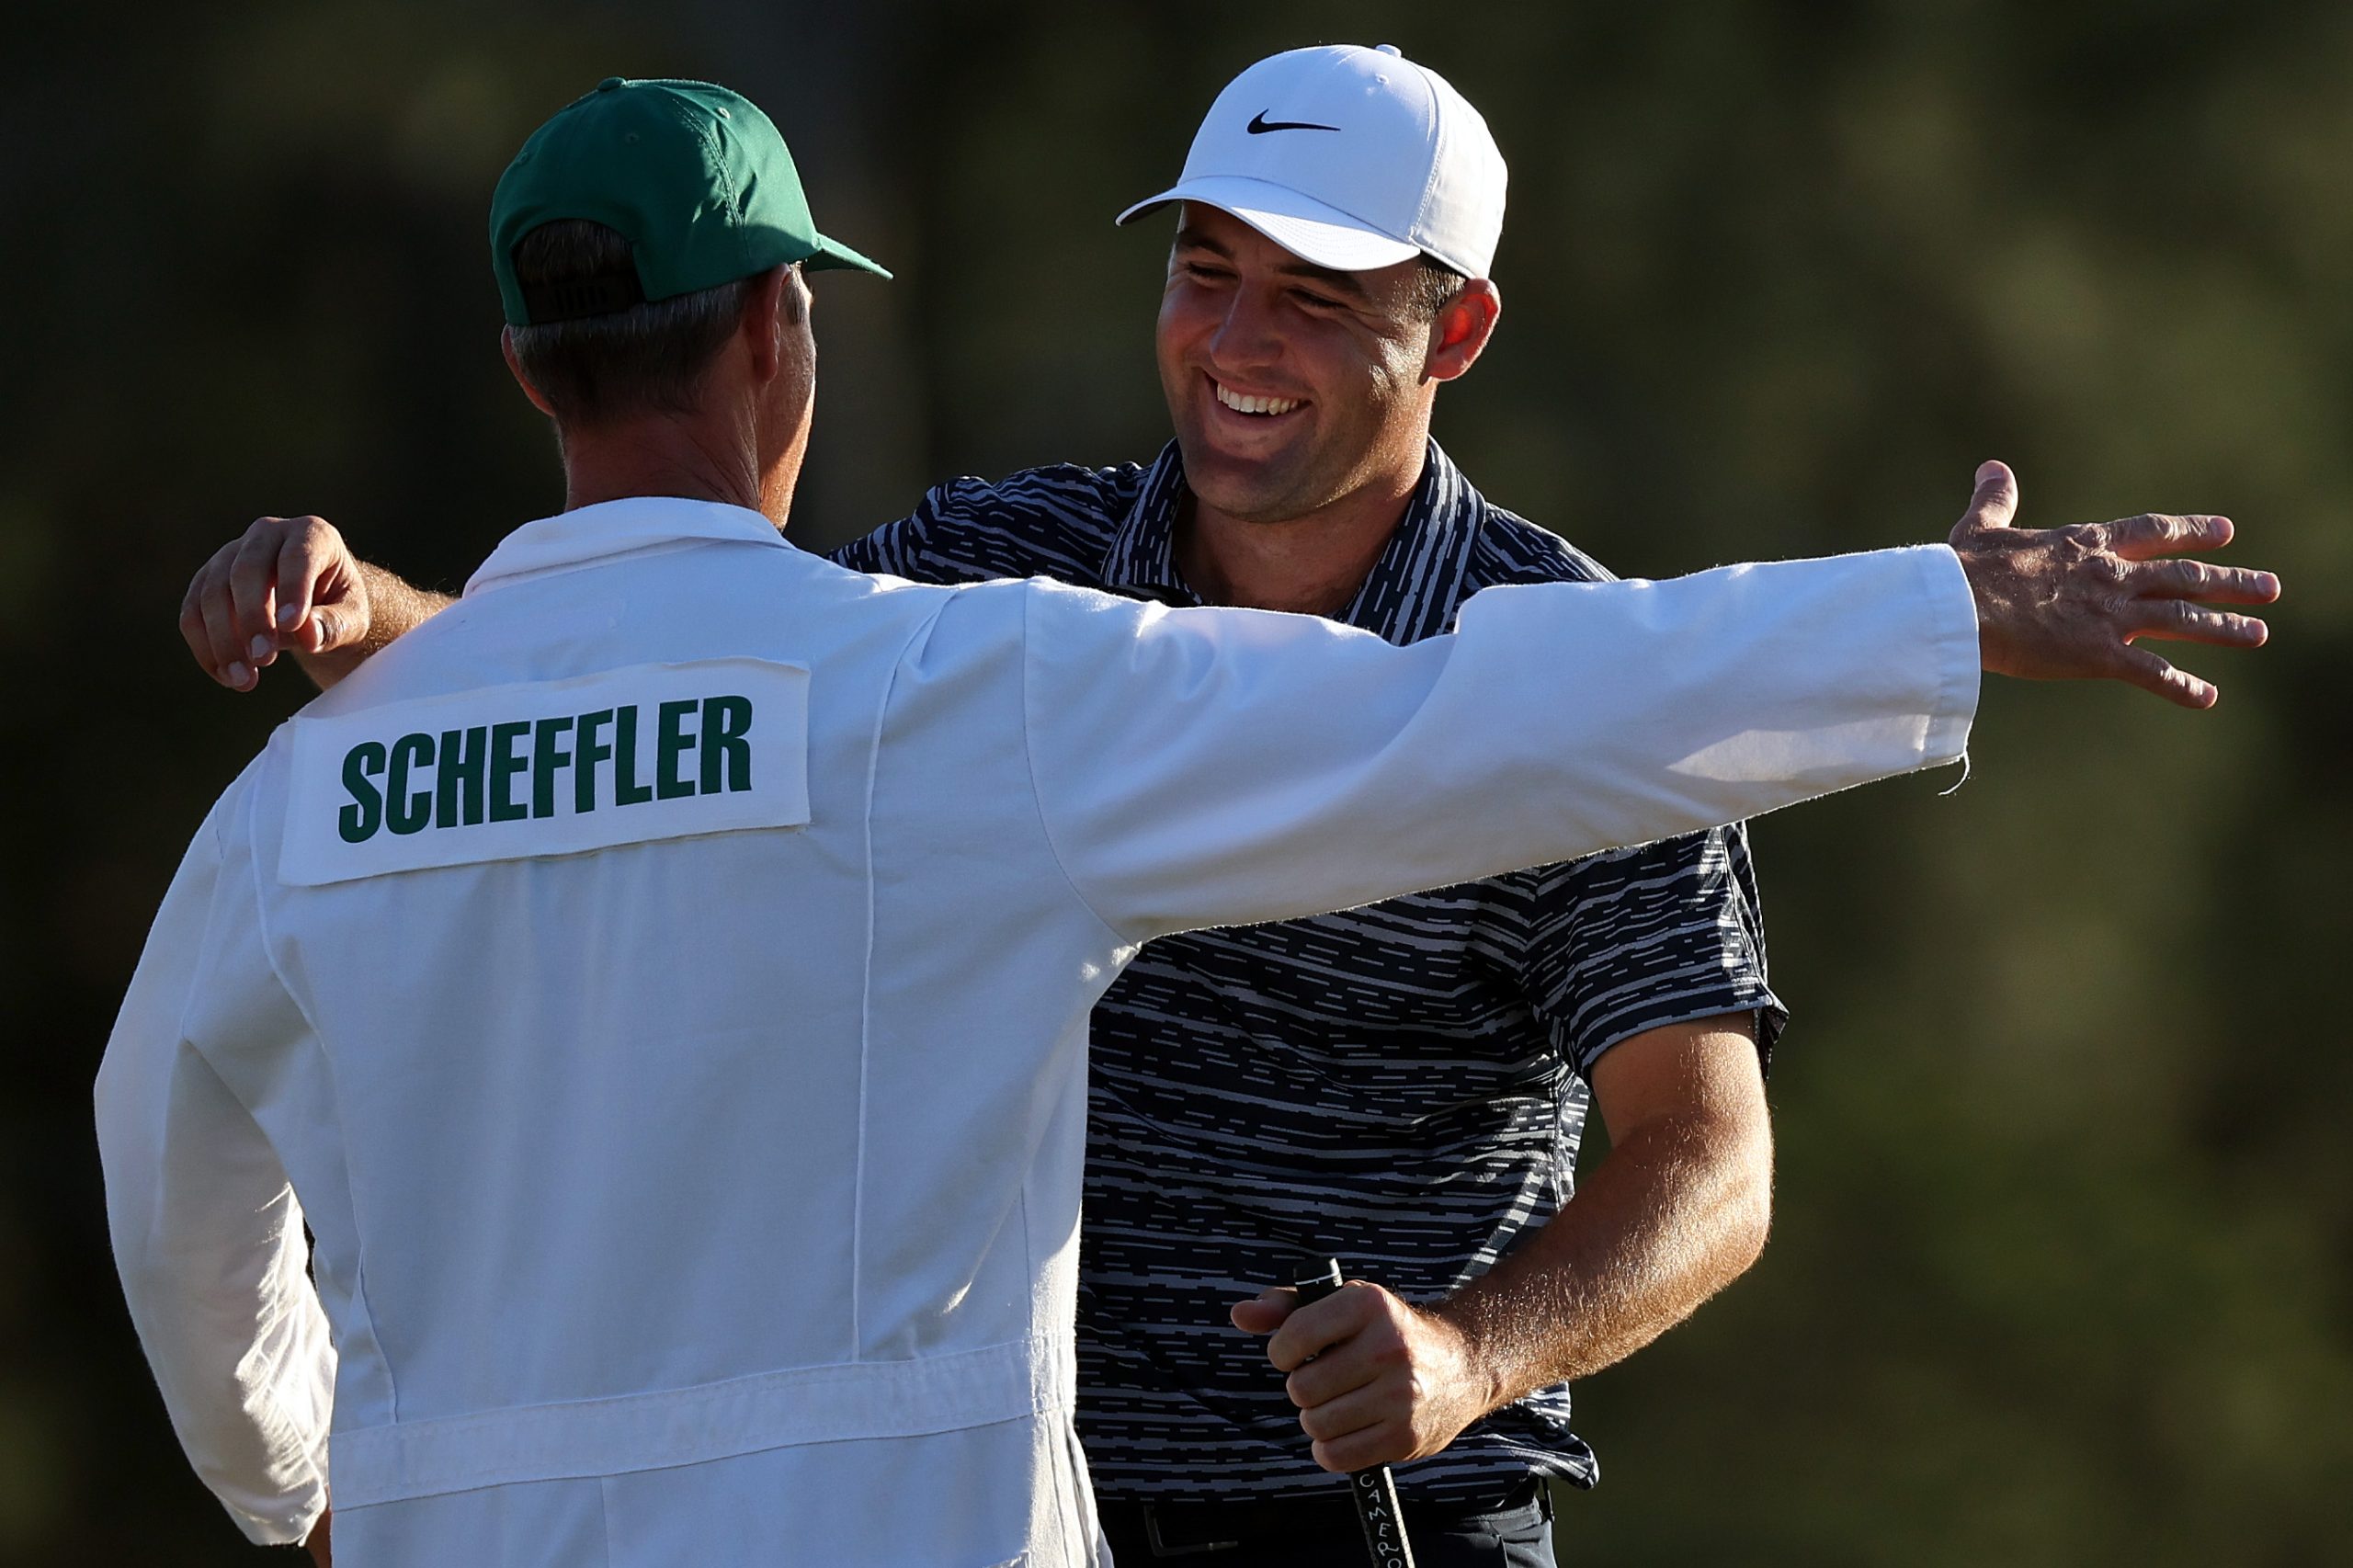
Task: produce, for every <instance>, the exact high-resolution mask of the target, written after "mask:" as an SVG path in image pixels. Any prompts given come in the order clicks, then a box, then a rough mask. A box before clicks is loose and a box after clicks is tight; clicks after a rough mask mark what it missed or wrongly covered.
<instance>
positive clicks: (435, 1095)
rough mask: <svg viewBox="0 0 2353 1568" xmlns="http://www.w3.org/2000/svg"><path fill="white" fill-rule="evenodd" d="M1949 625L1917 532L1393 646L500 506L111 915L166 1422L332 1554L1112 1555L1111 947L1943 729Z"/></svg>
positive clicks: (1485, 859) (1512, 605) (139, 1304)
mask: <svg viewBox="0 0 2353 1568" xmlns="http://www.w3.org/2000/svg"><path fill="white" fill-rule="evenodd" d="M1977 663H1978V655H1977V635H1976V626H1975V621H1974V618H1973V614H1972V607H1971V600H1970V597H1969V593H1968V590H1967V587H1966V585H1965V583H1964V582H1963V579H1962V576H1961V571H1960V568H1959V564H1958V562H1956V560H1955V559H1954V557H1953V556H1952V554H1951V553H1950V552H1949V551H1945V550H1943V549H1941V548H1926V549H1920V550H1913V551H1888V552H1881V553H1878V554H1873V555H1865V556H1853V557H1846V558H1842V559H1839V560H1835V561H1829V562H1799V563H1788V564H1783V565H1778V566H1762V567H1741V568H1733V569H1728V570H1725V571H1722V572H1716V573H1711V574H1703V575H1701V576H1699V577H1694V578H1686V579H1680V580H1677V581H1674V582H1669V583H1662V584H1656V585H1650V584H1642V583H1613V584H1606V585H1573V584H1560V585H1542V586H1528V587H1506V588H1496V589H1491V590H1489V591H1488V592H1486V593H1484V594H1482V595H1480V596H1479V597H1477V598H1476V599H1475V600H1474V601H1473V602H1472V604H1471V605H1470V606H1469V608H1467V609H1466V610H1465V611H1464V613H1463V615H1462V618H1461V628H1460V630H1459V631H1458V632H1457V633H1456V634H1455V635H1452V636H1449V637H1441V638H1437V639H1433V640H1431V641H1428V642H1421V643H1417V644H1415V645H1414V646H1412V647H1407V648H1398V647H1392V646H1391V645H1390V644H1388V643H1386V642H1382V641H1381V640H1380V639H1378V638H1376V637H1372V636H1370V635H1368V634H1366V633H1363V632H1359V631H1352V630H1349V629H1347V628H1345V627H1341V626H1336V625H1333V624H1331V623H1329V622H1324V621H1320V620H1315V619H1306V618H1302V617H1292V616H1280V615H1271V614H1264V613H1259V612H1255V611H1237V610H1189V609H1188V610H1176V611H1170V610H1166V609H1163V608H1158V607H1152V606H1144V605H1139V604H1135V603H1131V602H1129V601H1126V600H1121V599H1116V598H1110V597H1104V596H1101V595H1096V594H1090V593H1086V592H1082V591H1078V590H1074V589H1068V588H1063V587H1059V586H1055V585H1050V584H1044V583H1026V584H1025V583H998V584H987V585H979V586H972V587H965V588H952V589H951V588H936V587H922V586H915V585H909V584H904V583H900V582H896V581H894V580H890V579H875V578H870V577H865V576H860V575H858V574H852V573H849V572H846V571H843V570H840V569H838V568H836V567H834V566H831V565H829V564H827V563H826V562H823V561H821V560H819V559H817V558H815V557H813V556H811V555H808V554H805V553H803V552H802V551H798V550H796V549H794V548H792V547H791V546H790V545H789V544H787V543H786V542H785V541H784V540H783V539H782V537H781V536H780V535H779V534H778V532H777V531H776V529H775V528H772V527H770V526H769V525H768V523H767V521H766V520H765V519H764V518H762V517H759V516H757V515H756V514H755V513H752V512H748V511H743V510H738V509H735V508H732V507H727V506H715V505H706V504H700V503H693V502H687V501H678V500H665V499H642V500H634V501H621V502H614V503H609V504H607V505H603V506H592V507H587V508H584V509H582V510H580V511H576V512H572V513H568V514H565V515H563V516H561V517H551V518H548V519H545V520H543V521H540V522H534V523H531V524H529V525H528V526H526V527H524V528H521V529H519V530H517V532H516V533H515V534H513V535H512V536H510V537H509V538H508V539H507V540H506V542H505V543H504V544H502V545H501V546H500V547H499V549H498V551H497V552H496V553H495V554H494V555H493V556H492V558H491V559H490V561H489V562H488V563H487V564H485V565H484V567H483V570H482V572H481V574H479V575H477V576H476V578H475V579H474V581H473V582H472V584H471V585H469V587H468V590H467V594H466V597H464V599H463V600H462V601H460V604H459V605H457V606H456V607H454V608H451V609H449V610H448V611H446V612H445V613H443V614H441V615H440V616H438V617H436V618H435V619H433V620H432V621H431V622H429V623H428V624H427V625H426V626H425V627H424V628H423V629H421V630H419V631H416V632H415V633H414V634H412V635H410V636H408V637H406V638H404V639H403V640H402V641H401V642H399V643H398V644H397V645H395V646H394V647H393V648H392V649H391V650H390V651H388V652H386V653H383V654H381V656H379V657H377V658H376V659H374V660H373V661H372V662H370V663H369V665H367V666H366V667H365V668H364V669H363V670H361V671H360V672H359V673H358V675H356V676H353V677H351V678H350V679H349V680H347V681H346V682H345V683H344V684H343V685H341V686H340V687H336V688H335V690H334V691H333V692H331V693H329V694H327V695H326V696H324V697H322V698H320V699H318V700H317V701H315V702H313V704H312V705H311V706H310V707H309V708H308V709H306V710H304V712H303V713H302V715H301V717H299V718H297V719H296V720H294V721H293V722H291V723H290V724H289V725H288V726H286V727H285V728H284V729H282V730H281V731H280V732H279V733H278V735H277V736H276V737H275V738H274V739H273V740H272V742H271V743H270V745H269V747H268V748H267V751H265V752H264V754H263V755H262V756H261V757H260V758H259V759H258V760H257V761H256V763H255V764H254V765H253V766H252V767H249V768H248V769H247V770H246V771H245V773H244V775H243V776H242V777H241V778H239V779H238V780H237V781H236V782H235V783H234V784H233V786H232V787H231V788H230V790H228V792H227V793H226V794H225V795H223V796H222V800H221V801H220V803H219V805H218V806H217V807H215V809H214V810H213V812H212V813H211V815H210V818H209V819H208V820H207V821H206V823H205V824H204V826H203V828H202V830H201V831H200V832H199V834H198V835H197V838H196V842H195V844H194V845H193V846H192V847H191V848H190V849H189V851H188V858H187V861H186V863H185V864H184V865H183V866H182V868H181V869H180V872H179V875H178V877H177V879H176V881H174V882H173V884H172V888H171V892H170V893H169V895H168V896H167V897H166V899H165V903H164V906H163V910H162V912H161V914H160V915H158V917H157V919H156V923H155V926H154V930H153V935H152V937H151V938H150V940H149V944H148V948H147V952H146V955H145V958H144V959H143V960H142V963H141V965H140V968H139V971H138V975H137V978H136V979H135V980H134V982H133V983H132V985H131V993H130V996H129V998H128V1000H127V1001H126V1002H125V1004H124V1006H123V1010H122V1015H121V1018H120V1021H119V1024H118V1026H117V1028H116V1031H115V1034H114V1037H113V1040H112V1042H111V1044H110V1046H109V1047H108V1054H107V1059H106V1062H105V1065H104V1067H103V1069H102V1070H101V1072H100V1074H99V1078H98V1085H97V1109H98V1123H99V1132H100V1141H101V1145H102V1149H103V1153H104V1156H105V1161H106V1170H107V1198H108V1216H109V1220H110V1222H111V1225H112V1229H113V1235H114V1244H115V1249H116V1254H117V1256H118V1258H119V1263H120V1267H121V1271H122V1278H123V1282H124V1288H125V1290H126V1292H127V1294H128V1296H129V1299H130V1303H131V1312H132V1315H133V1317H134V1318H135V1320H136V1322H137V1324H138V1327H139V1332H140V1335H141V1337H142V1341H143V1342H144V1344H145V1346H146V1350H147V1353H148V1356H149V1358H151V1360H152V1362H153V1367H154V1369H155V1374H156V1377H157V1379H158V1381H159V1382H160V1383H161V1384H162V1387H163V1392H164V1395H165V1401H166V1403H168V1405H169V1407H170V1410H171V1415H172V1419H173V1421H174V1423H175V1425H176V1427H177V1429H178V1432H179V1435H180V1437H181V1439H182V1441H183V1442H184V1444H185V1445H186V1447H187V1449H188V1453H189V1456H190V1457H191V1459H192V1460H194V1462H195V1464H196V1467H197V1469H198V1471H199V1472H200V1473H201V1475H202V1476H203V1478H204V1479H205V1481H206V1482H207V1483H209V1484H210V1486H211V1487H212V1488H213V1489H214V1491H215V1492H217V1493H218V1494H220V1496H221V1498H222V1501H223V1502H224V1503H225V1504H226V1505H227V1506H228V1507H229V1510H230V1512H231V1513H232V1514H233V1516H234V1517H235V1518H236V1519H237V1521H238V1522H239V1523H240V1524H241V1525H242V1526H243V1527H244V1529H245V1531H246V1532H247V1534H248V1535H250V1536H251V1537H252V1538H253V1539H254V1540H261V1541H287V1540H296V1539H298V1538H299V1537H300V1536H301V1534H302V1533H303V1532H304V1531H305V1530H306V1529H307V1528H309V1527H310V1525H311V1523H312V1521H313V1519H314V1518H315V1517H316V1516H317V1514H318V1512H319V1510H320V1508H321V1507H322V1506H324V1504H325V1503H326V1502H327V1500H328V1497H329V1494H330V1492H331V1493H332V1498H333V1502H334V1506H335V1549H336V1555H337V1557H338V1559H339V1560H340V1562H342V1563H343V1564H345V1568H379V1565H389V1564H401V1565H414V1568H460V1565H463V1568H505V1565H528V1564H549V1565H556V1564H562V1565H563V1568H651V1565H657V1564H662V1565H667V1564H680V1565H683V1564H689V1563H691V1564H698V1565H706V1564H710V1563H715V1562H746V1563H761V1564H772V1563H806V1564H823V1565H825V1568H844V1565H852V1568H890V1565H893V1564H901V1563H904V1564H924V1565H926V1568H981V1565H983V1564H993V1563H1005V1562H1029V1563H1033V1564H1041V1565H1042V1564H1054V1565H1063V1564H1084V1563H1091V1562H1097V1561H1099V1560H1100V1559H1101V1556H1102V1549H1101V1547H1100V1544H1099V1540H1098V1537H1097V1529H1096V1526H1095V1522H1094V1516H1093V1508H1092V1504H1091V1501H1090V1495H1089V1493H1088V1489H1087V1483H1086V1468H1085V1465H1084V1463H1083V1461H1082V1460H1081V1458H1080V1456H1079V1452H1078V1449H1077V1447H1076V1443H1075V1440H1074V1437H1073V1435H1072V1427H1071V1381H1072V1354H1071V1324H1072V1309H1073V1290H1074V1264H1075V1256H1076V1245H1075V1243H1076V1236H1077V1228H1078V1212H1079V1165H1080V1159H1081V1154H1082V1151H1083V1147H1084V1128H1083V1117H1084V1111H1085V1106H1086V1093H1085V1074H1086V1017H1087V1010H1088V1008H1089V1006H1091V1005H1092V1004H1093V1003H1094V1001H1095V1000H1096V998H1097V996H1098V995H1100V994H1102V992H1103V990H1104V988H1105V987H1106V986H1107V985H1108V983H1110V981H1111V978H1112V976H1113V975H1114V974H1115V973H1116V972H1117V971H1119V969H1120V966H1121V965H1122V964H1124V963H1125V962H1126V961H1127V960H1129V959H1131V957H1133V955H1134V953H1135V951H1136V949H1137V946H1138V944H1140V943H1142V942H1143V941H1145V940H1147V939H1149V938H1151V937H1154V936H1155V935H1159V934H1162V933H1165V932H1171V931H1176V930H1181V929H1185V928H1188V927H1194V926H1213V925H1230V924H1236V923H1241V922H1247V921H1259V920H1271V919H1277V918H1283V917H1289V916H1292V915H1304V914H1308V913H1311V912H1315V911H1321V910H1326V909H1331V908H1335V907H1340V906H1346V905H1350V904H1355V903H1363V902H1367V901H1370V900H1373V899H1379V898H1384V897H1388V896H1390V895H1392V894H1395V893H1400V892H1405V891H1408V890H1411V889H1418V888H1424V887H1428V886H1433V885H1438V884H1445V883H1452V882H1457V881H1466V880H1469V879H1472V878H1477V877H1484V876H1490V875H1494V874H1495V873H1498V872H1501V871H1505V870H1507V869H1513V868H1517V867H1520V866H1523V865H1529V864H1533V863H1540V862H1548V861H1552V860H1559V859H1563V858H1568V857H1571V856H1574V855H1578V854H1581V853H1584V852H1586V851H1590V850H1594V849H1598V848H1601V847H1603V846H1610V845H1619V844H1631V843H1636V842H1641V841H1644V840H1648V839H1651V838H1655V837H1658V836H1661V835H1667V834H1673V833H1679V832H1683V831H1686V830H1690V829H1696V828H1701V827H1707V826H1710V825H1711V824H1719V823H1723V822H1728V821H1731V820H1733V819H1734V818H1738V817H1744V816H1750V815H1754V814H1756V813H1758V812H1764V811H1768V810H1770V809H1772V808H1774V807H1776V806H1780V805H1784V804H1787V803H1789V802H1790V801H1796V800H1799V799H1802V798H1804V797H1807V796H1811V795H1814V794H1818V793H1821V792H1824V791H1826V790H1834V789H1837V788H1840V787H1843V786H1846V785H1850V784H1855V783H1859V782H1861V781H1863V780H1866V779H1869V778H1876V777H1879V776H1881V775H1884V774H1889V773H1894V772H1900V771H1904V770H1906V769H1910V768H1914V767H1920V766H1922V765H1925V764H1928V763H1934V762H1938V761H1944V760H1949V759H1950V758H1953V757H1955V756H1959V755H1960V753H1961V746H1962V743H1963V740H1964V738H1965V735H1966V733H1967V730H1968V725H1969V721H1970V716H1971V714H1972V711H1973V709H1974V705H1975V700H1976V692H1977ZM298 1195H299V1207H298ZM306 1219H307V1221H308V1222H309V1224H310V1226H311V1228H312V1230H313V1232H314V1233H315V1235H316V1249H315V1253H314V1254H313V1263H314V1265H315V1271H316V1290H315V1293H314V1292H313V1288H312V1285H311V1283H310V1281H308V1280H307V1279H306V1278H304V1273H303V1267H304V1249H303V1245H302V1224H303V1221H305V1220H306ZM1262 1283H1263V1282H1262V1281H1257V1280H1235V1281H1234V1282H1233V1284H1234V1289H1235V1291H1236V1293H1237V1294H1241V1293H1245V1292H1247V1291H1248V1290H1253V1289H1256V1288H1257V1287H1258V1286H1259V1285H1260V1284H1262ZM1270 1375H1271V1374H1270Z"/></svg>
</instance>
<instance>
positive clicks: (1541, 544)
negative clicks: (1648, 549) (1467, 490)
mask: <svg viewBox="0 0 2353 1568" xmlns="http://www.w3.org/2000/svg"><path fill="white" fill-rule="evenodd" d="M1480 513H1481V516H1480V519H1479V535H1478V539H1477V540H1476V541H1475V542H1474V543H1473V544H1472V551H1471V571H1470V581H1469V582H1468V583H1466V584H1465V586H1466V587H1467V588H1469V589H1471V590H1472V591H1476V590H1477V589H1480V588H1488V587H1494V586H1496V585H1499V584H1505V583H1610V582H1615V581H1616V580H1617V574H1615V573H1613V572H1611V571H1610V570H1609V568H1608V567H1607V566H1604V565H1603V564H1602V563H1601V562H1598V561H1596V560H1595V559H1594V558H1593V557H1592V556H1590V555H1587V554H1586V552H1585V551H1582V550H1579V549H1578V548H1577V547H1576V546H1575V545H1573V544H1571V543H1570V542H1569V541H1568V540H1564V539H1563V538H1562V537H1561V536H1560V535H1558V534H1556V533H1553V532H1552V530H1551V529H1549V528H1539V527H1537V526H1536V525H1535V524H1534V523H1531V522H1529V520H1528V519H1527V518H1526V517H1521V516H1519V515H1518V513H1516V512H1507V511H1506V510H1505V509H1504V508H1502V507H1501V506H1495V505H1493V504H1492V503H1489V502H1486V501H1482V502H1481V503H1480Z"/></svg>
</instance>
